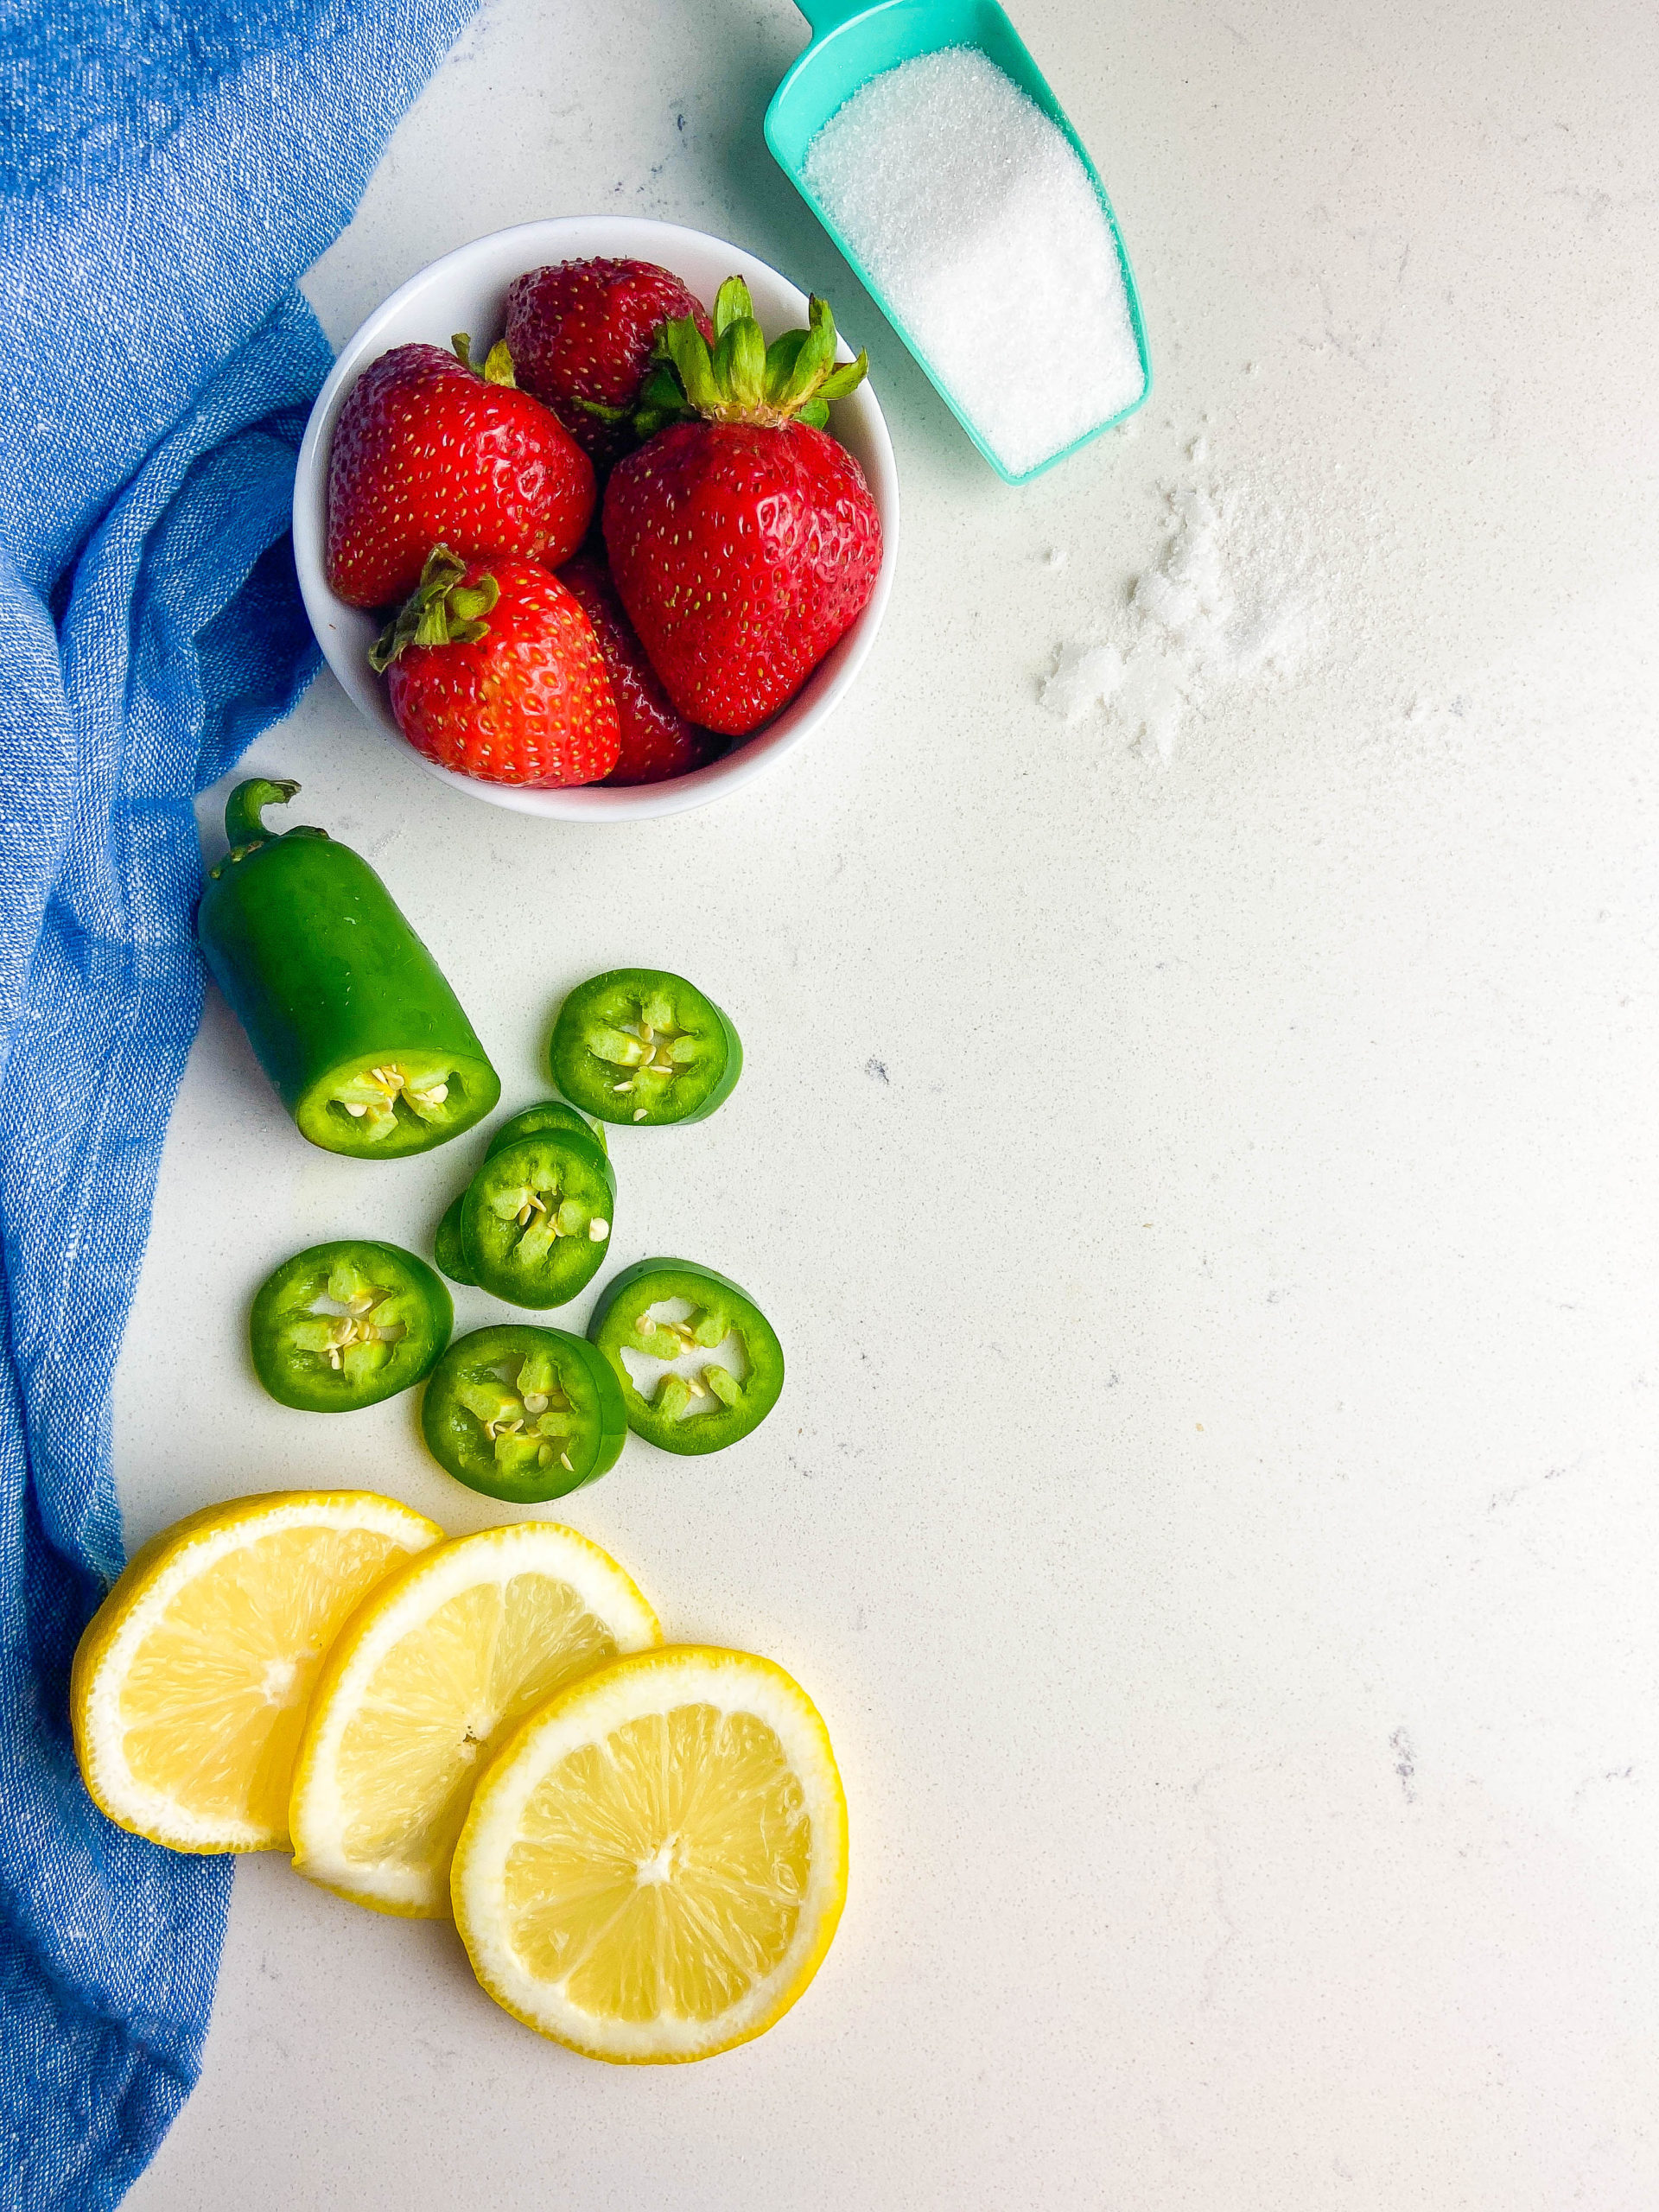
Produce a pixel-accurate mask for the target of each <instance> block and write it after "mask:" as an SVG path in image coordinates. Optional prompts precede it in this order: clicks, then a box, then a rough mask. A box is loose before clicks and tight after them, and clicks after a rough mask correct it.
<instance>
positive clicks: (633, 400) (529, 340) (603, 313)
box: [506, 259, 714, 467]
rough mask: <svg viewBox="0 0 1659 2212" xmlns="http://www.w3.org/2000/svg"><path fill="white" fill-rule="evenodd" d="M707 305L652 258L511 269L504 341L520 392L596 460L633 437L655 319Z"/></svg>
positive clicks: (657, 325) (705, 324)
mask: <svg viewBox="0 0 1659 2212" xmlns="http://www.w3.org/2000/svg"><path fill="white" fill-rule="evenodd" d="M685 315H690V318H691V320H692V321H694V322H695V323H696V326H697V327H698V329H699V330H700V331H701V332H702V335H703V336H704V337H705V338H708V339H712V338H713V336H714V331H713V329H712V327H710V324H709V313H708V309H707V308H705V307H704V306H703V304H702V301H701V300H699V299H697V298H696V297H695V296H693V295H692V294H691V293H690V291H688V290H687V289H686V287H685V286H684V285H683V283H681V282H680V280H679V278H678V277H677V276H675V274H674V273H673V271H672V270H669V269H662V268H659V267H658V264H656V263H655V262H654V261H610V260H604V259H596V260H589V261H561V262H556V263H555V264H553V265H552V266H551V267H550V268H545V269H532V270H530V271H528V273H527V274H526V275H524V276H523V277H515V278H514V280H513V282H512V284H511V285H510V286H509V287H508V289H507V340H506V342H507V344H508V346H510V347H511V348H512V358H513V359H514V360H515V361H516V362H517V363H518V380H519V382H520V383H521V384H522V385H524V389H525V391H531V392H534V393H535V395H536V397H537V399H539V400H541V401H543V403H544V404H546V405H547V406H549V407H550V408H551V409H552V410H553V412H554V413H555V414H556V416H558V418H559V420H560V422H561V423H563V425H564V427H565V429H567V430H569V433H570V435H571V436H572V437H573V438H574V439H575V441H576V443H577V444H578V445H579V446H581V447H582V448H583V449H584V451H586V452H587V453H588V454H592V456H593V458H594V461H596V462H597V463H598V464H599V465H600V466H601V467H604V466H605V465H606V464H607V462H610V461H616V460H619V459H620V457H621V455H622V454H625V453H626V452H627V451H628V450H629V448H631V447H632V444H633V436H632V432H631V431H630V429H629V427H628V416H629V415H630V414H631V412H632V410H633V408H634V406H635V405H636V404H637V403H638V400H639V387H640V386H641V385H643V384H644V382H645V377H646V374H647V372H648V371H649V370H650V367H651V364H652V353H653V349H654V348H655V346H656V343H657V340H658V334H660V332H661V330H662V328H663V326H664V323H666V322H669V321H673V320H675V319H676V318H677V317H681V316H685Z"/></svg>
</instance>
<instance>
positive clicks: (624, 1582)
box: [289, 1521, 663, 1920]
mask: <svg viewBox="0 0 1659 2212" xmlns="http://www.w3.org/2000/svg"><path fill="white" fill-rule="evenodd" d="M492 1553H493V1554H495V1557H496V1560H498V1562H499V1564H498V1566H497V1567H496V1571H495V1573H493V1574H490V1575H486V1574H484V1573H480V1571H479V1568H480V1564H481V1563H482V1562H483V1560H485V1559H486V1556H487V1554H492ZM537 1567H541V1568H543V1570H544V1571H545V1572H547V1573H550V1575H553V1576H556V1579H557V1580H561V1581H564V1582H568V1583H569V1585H570V1586H571V1587H572V1588H573V1589H574V1590H575V1592H576V1594H577V1596H578V1597H579V1598H580V1599H581V1600H582V1604H583V1605H585V1606H586V1608H587V1609H588V1611H589V1612H591V1613H593V1614H594V1616H595V1618H598V1619H600V1620H602V1621H603V1622H604V1623H605V1624H606V1626H607V1628H608V1629H609V1630H610V1631H611V1633H612V1635H613V1637H615V1640H616V1643H617V1646H618V1649H619V1651H620V1652H622V1653H625V1654H633V1653H638V1652H645V1651H650V1650H652V1649H656V1648H657V1647H658V1646H659V1645H660V1644H661V1643H662V1640H663V1631H662V1627H661V1624H660V1623H659V1622H658V1618H657V1615H656V1613H655V1612H654V1611H652V1607H651V1605H650V1604H649V1603H648V1601H647V1600H646V1599H645V1594H644V1592H642V1591H641V1590H640V1588H639V1585H638V1584H637V1583H636V1582H635V1581H634V1580H633V1577H632V1575H631V1574H630V1573H628V1572H627V1570H626V1567H622V1566H621V1565H620V1564H619V1562H618V1561H617V1560H614V1559H613V1558H612V1556H611V1554H609V1553H608V1552H607V1551H606V1550H605V1549H604V1548H602V1547H601V1546H600V1545H598V1544H596V1543H594V1541H592V1539H591V1538H590V1537H588V1536H584V1535H582V1533H581V1532H580V1531H579V1530H578V1529H569V1528H566V1527H565V1526H564V1525H563V1522H556V1521H520V1522H512V1523H509V1524H508V1525H507V1526H506V1527H505V1528H499V1529H480V1530H479V1531H478V1532H477V1533H476V1534H475V1535H469V1536H455V1537H452V1538H450V1539H449V1541H448V1542H446V1543H442V1544H440V1545H438V1546H436V1547H435V1549H433V1550H432V1551H429V1552H425V1553H423V1554H421V1556H420V1557H419V1558H418V1559H416V1560H410V1564H409V1566H408V1567H399V1568H397V1569H396V1570H395V1571H394V1572H393V1573H392V1574H391V1575H390V1576H389V1577H388V1579H387V1580H385V1582H382V1583H380V1584H378V1586H376V1588H375V1589H374V1590H373V1591H372V1592H370V1594H369V1595H368V1597H367V1598H365V1599H364V1601H363V1603H362V1604H361V1605H359V1607H358V1608H357V1610H356V1611H354V1612H353V1614H352V1615H351V1617H350V1618H349V1619H348V1620H346V1622H345V1624H343V1626H342V1627H341V1630H340V1634H339V1635H338V1636H337V1637H335V1639H334V1643H333V1644H332V1645H331V1646H330V1648H329V1650H328V1655H327V1657H326V1658H325V1660H324V1661H323V1663H322V1667H321V1671H320V1673H319V1674H318V1676H317V1680H316V1682H315V1687H314V1688H313V1690H312V1694H311V1701H310V1704H309V1707H308V1710H307V1713H306V1719H305V1726H304V1727H303V1729H302V1732H301V1736H300V1748H299V1753H298V1756H297V1758H296V1760H295V1763H294V1787H293V1791H292V1794H291V1796H290V1798H289V1834H290V1835H291V1836H292V1838H293V1840H294V1851H295V1855H294V1871H295V1872H296V1873H298V1874H302V1875H303V1876H304V1877H305V1878H306V1880H307V1881H308V1882H315V1884H316V1885H317V1886H318V1887H319V1888H321V1889H325V1890H328V1891H332V1892H333V1893H334V1896H336V1897H346V1898H347V1899H349V1901H350V1902H351V1903H352V1904H360V1905H365V1906H367V1908H368V1909H369V1910H371V1911H372V1912H382V1913H386V1914H389V1915H391V1916H392V1917H393V1918H396V1919H404V1920H448V1918H449V1917H450V1910H451V1908H450V1896H449V1884H448V1877H447V1870H440V1872H439V1876H438V1886H437V1887H436V1888H434V1887H433V1885H432V1883H431V1880H430V1878H429V1877H427V1876H424V1875H423V1873H421V1872H418V1871H417V1870H415V1869H411V1868H398V1867H388V1866H385V1865H378V1866H377V1865H373V1864H365V1862H363V1861H360V1860H353V1859H347V1858H346V1856H345V1855H344V1853H341V1852H340V1851H339V1850H338V1848H337V1847H335V1846H334V1838H336V1837H338V1836H339V1835H340V1834H341V1833H342V1832H343V1830H344V1827H345V1824H346V1815H345V1811H344V1807H343V1805H342V1802H341V1798H340V1788H339V1783H338V1782H337V1780H336V1779H335V1778H334V1762H335V1760H336V1759H337V1758H338V1754H339V1750H340V1741H341V1738H343V1736H344V1734H345V1731H346V1725H347V1723H348V1722H349V1720H350V1719H351V1717H352V1714H353V1712H354V1711H355V1710H356V1706H357V1700H358V1698H359V1697H360V1695H361V1693H362V1691H363V1689H364V1688H365V1686H366V1685H367V1683H368V1681H370V1680H371V1679H372V1676H373V1675H374V1672H375V1670H376V1669H377V1668H378V1666H379V1664H380V1662H381V1661H382V1660H383V1659H384V1658H385V1656H386V1654H387V1652H388V1651H389V1650H390V1649H391V1647H392V1645H393V1644H394V1643H397V1641H398V1640H399V1639H400V1638H401V1637H404V1636H405V1635H407V1634H408V1633H409V1632H410V1630H411V1629H414V1628H416V1627H418V1626H419V1625H420V1624H421V1622H422V1621H423V1620H425V1619H428V1618H430V1616H431V1615H432V1613H433V1612H435V1611H436V1609H437V1607H438V1606H439V1605H442V1604H443V1603H445V1602H446V1601H447V1600H448V1599H449V1598H451V1597H454V1596H456V1595H458V1594H459V1593H460V1592H461V1591H462V1590H464V1589H467V1588H468V1587H471V1586H474V1585H476V1584H477V1583H479V1582H481V1581H486V1580H499V1581H502V1582H505V1581H506V1580H508V1579H509V1578H510V1577H511V1576H512V1575H514V1574H522V1573H526V1572H534V1571H536V1569H537ZM434 1585H436V1586H437V1587H436V1588H434V1587H433V1586H434ZM557 1694H559V1695H563V1691H561V1692H559V1693H557Z"/></svg>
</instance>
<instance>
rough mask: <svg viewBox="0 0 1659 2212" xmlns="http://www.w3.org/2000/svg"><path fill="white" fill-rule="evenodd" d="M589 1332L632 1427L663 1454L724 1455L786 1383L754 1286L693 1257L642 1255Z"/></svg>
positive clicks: (610, 1287) (611, 1291)
mask: <svg viewBox="0 0 1659 2212" xmlns="http://www.w3.org/2000/svg"><path fill="white" fill-rule="evenodd" d="M588 1335H589V1337H590V1338H592V1339H593V1341H594V1344H597V1345H598V1347H599V1349H600V1351H602V1352H603V1353H604V1355H605V1357H606V1358H607V1360H608V1361H609V1362H610V1363H611V1369H612V1371H613V1374H614V1375H615V1376H616V1379H617V1381H618V1382H619V1383H620V1384H621V1386H622V1402H623V1404H624V1406H626V1408H627V1414H628V1427H630V1428H631V1429H632V1431H633V1432H634V1433H635V1435H636V1436H643V1437H644V1438H645V1441H646V1443H647V1444H657V1445H660V1446H661V1447H662V1449H663V1450H664V1452H723V1451H724V1450H725V1448H726V1446H728V1444H735V1443H736V1442H737V1440H738V1439H739V1437H741V1436H747V1434H748V1433H749V1431H750V1430H751V1429H753V1428H759V1427H760V1424H761V1422H762V1421H764V1420H765V1419H766V1415H767V1414H769V1413H770V1412H771V1411H772V1408H773V1407H774V1406H775V1405H776V1404H777V1402H778V1396H779V1392H780V1391H781V1390H782V1389H783V1387H784V1348H783V1346H782V1345H781V1344H779V1341H778V1335H777V1332H776V1331H775V1330H774V1329H773V1327H772V1324H771V1322H770V1321H768V1320H767V1319H766V1315H765V1314H764V1313H762V1312H761V1311H760V1307H759V1306H757V1305H756V1304H755V1302H754V1300H753V1299H752V1298H751V1297H750V1296H749V1294H748V1293H747V1291H744V1290H740V1289H739V1288H738V1287H737V1285H736V1284H735V1283H734V1282H730V1281H728V1280H727V1278H726V1277H725V1276H724V1275H717V1274H715V1272H714V1270H713V1268H699V1267H696V1266H695V1265H694V1264H693V1263H692V1262H690V1260H641V1261H639V1263H638V1264H637V1265H636V1266H634V1267H632V1268H623V1270H622V1272H621V1274H620V1275H618V1276H617V1278H616V1280H615V1281H614V1282H611V1283H607V1285H606V1287H605V1288H604V1290H603V1291H602V1292H601V1295H600V1300H599V1303H598V1305H597V1306H595V1307H594V1314H593V1319H591V1320H590V1321H589V1322H588Z"/></svg>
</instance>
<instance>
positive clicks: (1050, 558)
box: [1043, 545, 1070, 569]
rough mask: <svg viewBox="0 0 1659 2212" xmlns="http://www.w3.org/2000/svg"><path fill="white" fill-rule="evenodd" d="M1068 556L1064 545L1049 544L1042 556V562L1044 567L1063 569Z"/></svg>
mask: <svg viewBox="0 0 1659 2212" xmlns="http://www.w3.org/2000/svg"><path fill="white" fill-rule="evenodd" d="M1069 557H1070V556H1068V554H1067V552H1066V550H1065V546H1064V545H1051V546H1050V547H1049V549H1048V550H1047V552H1046V553H1045V554H1044V556H1043V564H1044V566H1045V567H1046V568H1050V569H1063V568H1064V567H1065V564H1066V561H1067V559H1068V558H1069Z"/></svg>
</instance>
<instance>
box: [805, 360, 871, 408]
mask: <svg viewBox="0 0 1659 2212" xmlns="http://www.w3.org/2000/svg"><path fill="white" fill-rule="evenodd" d="M869 372H870V357H869V355H868V353H860V354H859V357H858V359H856V360H855V361H842V363H841V364H840V365H839V366H837V367H836V368H834V369H832V370H831V371H830V372H829V375H828V376H827V377H825V378H824V380H823V383H822V384H821V385H819V386H818V397H819V398H820V399H845V398H846V397H847V395H848V393H849V391H857V389H858V387H859V385H861V384H862V383H863V381H864V379H865V378H866V377H867V376H868V374H869Z"/></svg>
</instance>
